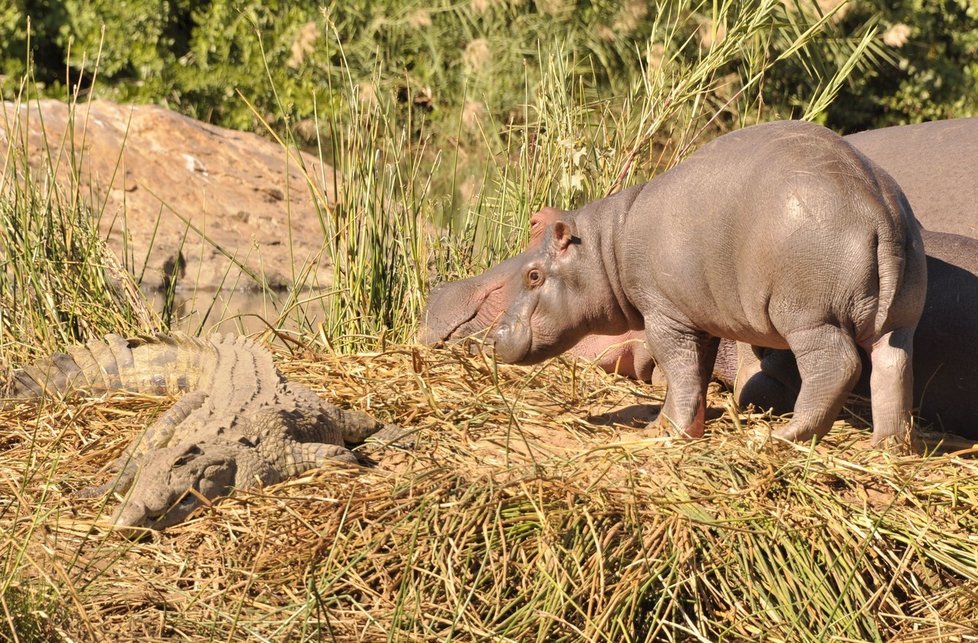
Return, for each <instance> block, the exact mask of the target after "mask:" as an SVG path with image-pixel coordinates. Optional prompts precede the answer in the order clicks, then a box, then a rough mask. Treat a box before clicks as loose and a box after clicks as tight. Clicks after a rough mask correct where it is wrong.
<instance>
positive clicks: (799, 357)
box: [774, 324, 862, 442]
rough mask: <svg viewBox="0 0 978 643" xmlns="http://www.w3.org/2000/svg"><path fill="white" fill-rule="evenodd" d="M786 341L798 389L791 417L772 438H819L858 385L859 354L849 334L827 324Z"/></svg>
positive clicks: (797, 333) (789, 337) (789, 334)
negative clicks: (798, 375) (795, 364)
mask: <svg viewBox="0 0 978 643" xmlns="http://www.w3.org/2000/svg"><path fill="white" fill-rule="evenodd" d="M785 339H786V340H787V341H788V346H789V347H790V348H791V352H793V353H794V354H795V360H796V361H797V363H798V372H799V374H800V375H801V389H800V390H799V392H798V399H797V401H796V402H795V414H794V417H792V419H791V421H789V422H788V424H787V425H786V426H785V427H783V428H782V429H779V430H778V431H775V433H774V435H775V436H776V437H779V438H783V439H785V440H796V441H800V442H805V441H808V440H811V439H812V438H813V437H816V438H821V437H822V436H824V435H825V434H826V433H828V431H829V429H830V428H831V427H832V422H834V421H835V418H836V417H838V415H839V411H841V410H842V405H843V404H844V403H845V401H846V397H848V395H849V392H850V391H851V390H852V389H853V387H854V386H855V385H856V383H857V382H858V381H859V374H860V372H861V371H862V364H861V362H860V360H859V351H858V350H857V349H856V343H855V341H854V340H853V338H852V337H851V336H850V335H849V334H848V333H846V332H845V331H843V330H842V329H840V328H837V327H835V326H831V325H828V324H825V325H822V326H816V327H814V328H808V329H804V330H797V331H793V332H791V333H788V334H786V335H785Z"/></svg>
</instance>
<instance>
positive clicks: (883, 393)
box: [491, 122, 926, 444]
mask: <svg viewBox="0 0 978 643" xmlns="http://www.w3.org/2000/svg"><path fill="white" fill-rule="evenodd" d="M732 161H735V162H732ZM707 259H708V260H707ZM515 262H516V263H515V264H510V266H511V267H512V268H514V270H513V274H512V275H510V276H509V277H506V278H505V279H503V282H502V283H503V286H502V292H503V293H504V299H505V300H506V301H509V302H511V303H510V305H509V306H508V309H507V311H506V313H504V314H503V316H502V317H501V319H500V320H499V322H498V323H497V324H496V325H495V326H494V327H493V329H492V331H491V337H492V340H493V341H494V343H495V350H496V354H497V356H498V357H499V358H500V359H501V360H502V361H504V362H512V363H521V364H529V363H534V362H537V361H540V360H542V359H545V358H547V357H552V356H554V355H557V354H559V353H561V352H563V351H565V350H567V349H568V348H571V347H572V346H574V345H575V344H576V343H577V342H579V341H580V340H581V339H583V338H584V337H585V336H586V335H588V334H589V333H593V332H595V331H596V330H599V329H600V330H601V331H603V332H608V333H621V332H624V331H626V330H639V329H641V328H643V326H644V329H645V337H646V343H647V345H648V347H649V350H650V352H651V354H652V355H653V357H654V358H655V363H656V364H657V365H658V366H659V367H661V369H662V370H663V372H664V374H665V378H666V381H667V384H668V390H667V394H666V400H665V404H664V406H663V410H662V412H661V413H660V422H661V423H663V424H664V425H665V426H666V427H667V428H668V429H672V430H677V431H678V432H680V433H682V434H685V435H689V436H698V435H702V433H703V419H704V411H705V408H706V386H707V383H708V381H709V378H710V375H711V372H712V369H713V364H714V361H715V358H716V354H717V349H718V346H719V338H721V337H722V338H728V339H734V340H738V341H743V342H747V343H750V344H751V345H755V346H765V347H770V348H775V349H790V350H791V351H792V353H794V355H795V358H796V360H797V364H798V369H799V372H800V374H801V387H800V391H799V394H798V398H797V401H796V403H795V413H794V416H793V417H792V418H791V420H790V421H789V422H788V424H787V425H786V426H785V427H783V428H782V429H780V430H779V432H778V435H779V436H780V437H782V438H787V439H795V440H808V439H810V438H812V437H819V436H822V435H824V434H825V432H827V431H828V429H829V427H830V426H831V424H832V422H833V420H834V418H835V417H836V415H837V414H838V412H839V410H840V409H841V406H842V404H843V402H844V401H845V398H846V396H847V395H848V393H849V392H850V391H851V389H852V388H853V386H854V385H855V384H856V382H857V381H858V379H859V374H860V370H861V365H860V359H859V353H858V351H857V346H859V347H862V348H863V349H864V350H865V351H866V353H867V354H868V355H869V356H870V360H871V362H872V366H873V368H872V374H871V389H872V392H873V415H874V425H875V429H874V433H873V440H874V443H875V444H879V443H881V442H884V441H887V442H890V441H891V440H894V439H895V440H897V441H903V440H904V439H906V437H907V432H908V430H909V427H910V423H909V418H910V415H909V414H910V409H911V396H912V375H911V369H910V358H911V355H912V343H913V333H914V329H915V328H916V325H917V322H918V320H919V317H920V313H921V309H922V307H923V301H924V291H925V287H926V267H925V261H924V252H923V244H922V242H921V239H920V233H919V229H918V226H917V224H916V222H915V221H914V219H913V214H912V211H911V209H910V206H909V204H908V203H907V201H906V199H905V197H904V196H903V194H902V192H901V191H900V188H899V186H898V185H897V184H896V182H895V181H893V179H891V178H890V177H889V175H887V174H886V173H885V172H883V171H881V170H880V169H879V168H878V167H877V166H876V165H875V164H873V163H872V162H870V161H869V160H868V159H866V157H864V156H863V155H861V154H859V153H858V152H857V151H856V150H855V149H854V148H852V147H851V146H850V145H849V144H848V143H846V142H845V141H843V140H842V138H841V137H839V136H838V135H836V134H834V133H832V132H830V131H829V130H827V129H825V128H822V127H820V126H817V125H813V124H811V123H803V122H780V123H769V124H765V125H757V126H754V127H750V128H746V129H743V130H739V131H737V132H733V133H731V134H727V135H725V136H722V137H720V138H718V139H716V140H715V141H713V142H711V143H709V144H707V145H705V146H703V147H702V148H700V149H699V150H697V151H696V152H695V153H694V154H693V155H691V156H690V157H689V158H688V159H686V160H685V161H684V162H683V163H681V164H680V165H678V166H677V167H675V168H673V169H671V170H669V171H668V172H666V173H664V174H662V175H660V176H658V177H656V178H655V179H654V180H653V181H651V182H649V183H647V184H645V185H644V186H637V187H634V188H631V189H628V190H625V191H623V192H621V193H619V194H617V195H614V196H612V197H609V198H607V199H602V200H600V201H597V202H595V203H592V204H590V205H588V206H585V207H584V208H581V209H580V210H577V211H575V212H570V213H566V214H563V215H561V216H560V217H559V218H558V219H557V220H556V221H555V222H554V223H552V224H550V225H549V226H547V231H546V233H545V238H544V240H543V242H542V243H540V244H539V245H538V246H537V247H536V248H533V249H530V250H527V251H526V252H524V253H523V254H522V255H520V256H519V257H518V258H515Z"/></svg>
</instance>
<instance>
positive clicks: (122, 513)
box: [7, 334, 397, 536]
mask: <svg viewBox="0 0 978 643" xmlns="http://www.w3.org/2000/svg"><path fill="white" fill-rule="evenodd" d="M79 390H84V391H89V392H94V393H99V392H105V391H113V390H129V391H134V392H148V393H157V394H163V393H176V392H187V394H186V395H184V396H183V397H181V398H180V399H179V400H178V401H177V403H176V404H175V405H173V406H172V407H171V408H170V409H168V410H167V411H166V412H165V413H164V414H163V415H161V416H160V417H159V418H158V419H157V420H156V421H155V422H153V423H152V424H151V425H150V426H149V427H147V429H146V431H145V432H144V433H143V434H142V435H141V436H140V437H139V438H138V439H137V440H136V441H135V442H134V443H133V444H131V445H130V446H129V447H128V448H127V449H126V452H125V453H124V454H123V455H122V456H121V457H120V458H118V459H117V460H116V461H115V462H113V463H111V464H110V465H109V466H108V467H106V468H107V469H108V470H109V471H112V472H115V473H116V474H117V475H114V476H113V477H112V478H111V479H110V480H109V482H107V483H106V484H104V485H102V486H100V487H91V488H88V489H84V490H82V491H80V492H79V495H82V496H95V495H101V494H102V493H105V492H106V491H109V490H112V491H115V492H118V493H126V492H127V491H128V496H127V497H126V498H125V499H124V500H123V502H122V504H120V505H119V507H118V508H117V509H116V511H115V513H114V514H113V516H112V518H111V522H112V524H113V525H114V526H115V527H116V528H117V529H119V530H121V531H123V532H124V533H127V534H129V535H132V536H138V535H141V534H143V533H145V531H146V529H164V528H166V527H169V526H171V525H174V524H177V523H179V522H182V521H183V520H185V519H186V518H187V517H188V516H189V515H190V514H191V513H192V512H193V511H194V510H195V509H197V508H198V507H200V506H202V505H205V504H209V503H210V502H211V501H212V500H216V499H218V498H220V497H222V496H226V495H228V494H229V493H230V492H231V490H232V489H235V488H238V489H241V488H249V487H254V486H256V485H267V484H271V483H274V482H279V481H281V480H284V479H286V478H289V477H294V476H297V475H299V474H301V473H303V472H305V471H308V470H310V469H313V468H316V467H318V466H322V465H324V464H327V463H329V462H342V463H347V464H356V463H357V458H356V456H355V455H354V454H353V452H351V451H350V450H349V449H347V448H346V446H345V445H346V444H355V443H359V442H363V440H364V439H366V438H367V436H370V435H372V434H377V433H378V432H380V431H381V430H382V429H383V430H385V431H388V432H390V434H391V435H392V436H393V435H394V434H396V432H397V429H396V427H393V426H389V427H387V428H386V429H385V428H384V425H383V424H381V423H380V422H378V421H377V420H375V419H373V418H372V417H370V416H368V415H366V414H364V413H359V412H357V411H346V410H343V409H340V408H338V407H336V406H333V405H331V404H327V403H326V402H324V401H323V400H322V399H320V398H319V396H317V395H316V394H315V393H313V392H312V391H311V390H309V389H308V388H306V387H304V386H302V385H300V384H296V383H293V382H288V381H287V380H286V379H285V378H284V377H283V376H282V375H281V374H280V373H279V372H278V370H277V369H276V368H275V365H274V363H273V361H272V356H271V354H270V353H269V352H268V351H267V350H265V349H264V348H262V347H261V346H258V345H257V344H255V343H254V342H253V341H251V340H249V339H248V338H246V337H241V336H234V335H216V336H213V337H211V338H208V339H206V340H203V339H197V338H192V337H187V336H185V335H180V334H174V335H170V336H166V335H158V336H152V337H137V338H132V339H128V340H127V339H124V338H122V337H119V336H117V335H108V336H107V337H106V338H105V340H104V341H91V342H89V343H88V344H86V345H84V346H73V347H71V348H69V349H68V354H61V353H57V354H55V355H52V356H51V357H49V358H47V359H44V360H41V361H40V362H38V363H36V364H29V365H27V366H25V367H24V368H23V369H22V370H20V371H17V372H16V373H14V377H13V378H12V380H11V381H10V382H9V383H8V390H7V394H8V395H9V396H12V397H42V396H44V397H47V396H55V397H60V396H63V395H67V394H69V393H71V392H74V391H79Z"/></svg>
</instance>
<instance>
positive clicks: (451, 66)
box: [0, 0, 978, 131]
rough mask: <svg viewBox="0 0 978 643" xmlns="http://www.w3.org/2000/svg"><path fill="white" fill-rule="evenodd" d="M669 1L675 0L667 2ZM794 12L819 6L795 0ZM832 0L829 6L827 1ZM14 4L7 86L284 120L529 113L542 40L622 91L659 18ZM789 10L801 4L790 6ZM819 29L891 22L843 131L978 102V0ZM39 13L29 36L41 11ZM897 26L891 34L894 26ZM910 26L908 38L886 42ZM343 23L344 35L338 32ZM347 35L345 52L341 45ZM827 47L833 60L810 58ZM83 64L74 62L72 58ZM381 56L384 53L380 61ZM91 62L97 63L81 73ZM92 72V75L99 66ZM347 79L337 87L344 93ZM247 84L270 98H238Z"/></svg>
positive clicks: (861, 13)
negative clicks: (379, 105) (368, 109)
mask: <svg viewBox="0 0 978 643" xmlns="http://www.w3.org/2000/svg"><path fill="white" fill-rule="evenodd" d="M669 4H670V3H662V8H664V9H665V10H668V6H669ZM795 4H796V9H798V10H801V9H800V8H799V7H800V6H801V5H803V4H805V3H795ZM834 4H837V3H834V2H820V3H818V5H819V6H821V7H825V8H828V7H831V6H832V5H834ZM4 5H5V8H3V9H0V65H2V69H0V72H2V84H0V87H2V89H3V92H4V95H5V97H8V98H9V96H10V95H11V93H12V92H13V91H15V90H16V87H17V83H18V81H19V79H20V78H21V77H22V76H23V75H24V73H26V71H27V69H28V51H29V50H30V51H31V52H32V56H33V73H34V74H35V77H36V80H37V81H39V82H40V83H41V84H42V85H43V87H44V91H45V93H47V94H48V95H53V96H56V97H61V98H64V97H66V95H67V93H68V89H67V87H69V86H70V85H71V84H72V83H73V82H74V81H76V80H77V79H78V78H80V77H81V78H83V82H82V84H83V86H85V85H87V84H88V83H90V82H91V76H92V74H93V72H94V70H95V68H96V62H97V65H98V77H99V81H98V87H99V94H100V95H101V96H103V97H107V98H112V99H115V100H121V101H135V102H157V103H162V104H164V105H167V106H168V107H171V108H174V109H177V110H179V111H181V112H183V113H185V114H188V115H191V116H194V117H196V118H199V119H202V120H205V121H208V122H212V123H216V124H220V125H224V126H227V127H233V128H238V129H250V130H261V129H262V124H261V123H260V119H259V117H258V116H260V117H261V118H263V119H266V120H267V121H269V122H270V123H271V124H272V125H273V127H276V128H278V129H280V130H284V129H286V128H285V127H284V126H285V125H286V124H287V123H288V122H292V123H303V122H304V121H308V119H311V118H313V117H314V115H315V114H316V113H317V112H318V113H319V114H323V113H324V112H325V111H329V110H340V109H343V107H342V101H340V100H338V97H337V93H336V91H335V87H336V84H337V83H341V82H349V79H345V78H344V77H343V75H342V70H346V69H349V70H350V72H351V75H352V81H353V82H357V83H363V85H364V91H370V92H389V93H391V94H392V95H394V96H396V97H397V98H398V99H399V100H400V101H401V102H402V103H404V102H413V103H415V104H416V105H420V106H422V107H423V108H424V109H425V110H426V111H428V112H429V113H430V118H431V119H434V120H435V121H438V120H439V119H442V120H445V121H451V120H453V119H456V118H457V114H458V112H459V109H460V108H461V106H463V105H464V104H465V103H466V101H467V100H469V99H475V100H478V101H480V102H481V103H482V104H484V105H485V107H486V108H487V109H488V111H489V113H490V114H491V115H493V116H494V117H495V118H496V119H497V120H498V121H499V122H501V123H505V122H507V121H508V120H510V119H512V118H514V117H518V116H519V111H520V105H521V104H522V103H523V102H525V96H526V86H527V85H530V86H533V85H534V84H535V82H536V81H537V80H538V79H537V78H535V77H534V73H535V72H534V70H535V69H537V68H538V66H537V65H535V64H532V63H533V62H535V61H538V60H540V59H541V57H542V56H543V55H544V53H545V50H547V49H548V48H550V47H552V46H557V45H558V44H559V46H560V47H561V48H563V49H564V50H565V51H569V52H573V54H574V56H575V59H576V60H577V62H578V65H580V67H581V69H578V70H571V71H572V72H580V71H587V72H588V75H589V77H590V78H592V79H594V82H595V83H596V89H601V90H604V91H606V92H615V91H616V90H620V89H622V87H624V86H627V84H628V83H629V81H630V79H631V78H633V77H634V76H635V75H636V74H637V73H639V72H640V70H639V69H638V67H639V64H640V59H641V57H640V56H636V52H640V51H641V50H642V49H643V48H644V47H645V45H646V42H647V40H648V38H649V36H650V35H651V33H652V30H653V28H654V17H655V14H656V13H657V11H659V10H660V9H657V8H656V7H655V6H654V5H653V3H648V2H637V1H627V2H619V1H613V0H579V1H577V2H573V1H570V0H536V1H532V0H531V1H518V0H470V1H468V2H456V1H453V0H391V1H390V2H383V3H377V2H370V1H367V0H353V1H351V2H342V3H336V2H334V3H329V4H327V5H325V6H318V5H317V4H314V3H293V2H286V1H281V0H271V1H260V2H259V1H258V0H211V1H204V2H196V1H192V0H123V1H118V2H117V1H114V0H60V1H59V0H13V2H12V3H9V4H8V3H4ZM788 5H789V7H790V6H791V5H792V3H788ZM712 10H715V7H713V6H712V5H711V4H710V3H703V4H702V5H701V7H700V9H699V10H698V11H696V12H695V15H691V16H689V20H688V21H687V24H688V30H689V33H688V34H687V35H688V36H690V40H689V45H688V49H689V55H690V56H695V55H696V51H697V49H698V47H699V46H700V45H701V44H702V40H703V37H704V31H703V27H704V25H708V23H709V17H710V14H711V11H712ZM840 16H841V17H840V19H839V20H837V21H836V24H835V25H834V32H833V33H832V34H830V37H827V38H824V39H822V40H820V42H819V44H818V46H819V47H822V48H823V49H824V51H823V54H822V56H821V58H822V59H826V60H831V59H832V57H833V53H834V52H835V50H836V48H837V46H838V41H840V40H844V39H845V38H847V37H852V36H854V35H856V34H858V33H859V32H860V31H861V30H862V29H864V28H865V27H866V25H867V24H872V23H875V22H877V21H878V22H879V25H880V27H881V29H880V34H879V35H878V37H877V40H878V42H877V43H876V47H875V48H874V55H873V56H872V57H871V59H870V60H867V63H866V65H865V66H864V68H863V69H862V70H860V73H857V74H855V75H854V76H853V79H852V80H851V82H850V84H849V86H848V87H846V88H845V89H844V90H843V100H839V101H836V102H835V104H834V105H833V106H832V107H831V109H830V110H829V111H828V113H827V115H826V117H825V120H826V122H827V124H829V125H830V126H833V127H835V128H837V129H841V130H843V131H853V130H858V129H865V128H871V127H879V126H884V125H893V124H900V123H909V122H919V121H922V120H929V119H934V118H945V117H951V116H962V115H969V114H973V113H975V110H976V106H978V55H976V54H978V0H937V1H935V0H899V1H897V2H889V1H883V0H855V1H853V2H851V3H849V5H848V6H847V7H844V10H843V11H842V12H840ZM28 20H29V21H30V31H31V35H30V36H28V30H27V24H28ZM894 28H895V30H894ZM901 30H908V32H909V33H908V35H907V37H906V42H904V43H902V44H899V45H893V44H887V43H885V42H884V38H885V37H886V36H887V35H889V36H891V39H892V36H894V35H897V34H899V33H900V31H901ZM329 32H334V33H329ZM335 42H341V43H343V49H342V50H340V49H339V48H338V47H336V46H335V45H331V43H335ZM814 58H815V59H818V58H819V56H814ZM66 60H67V61H68V62H69V69H68V71H67V72H66V69H65V61H66ZM378 65H381V66H382V67H383V72H382V74H381V75H379V76H378V75H377V74H376V69H377V68H378ZM83 72H84V73H83ZM86 77H87V80H85V78H86ZM816 82H817V81H816V80H814V77H813V75H812V73H811V70H805V69H800V68H799V67H798V66H792V65H787V66H785V67H783V68H782V69H781V70H780V72H779V73H778V74H774V75H772V77H770V78H767V79H766V80H765V95H766V98H767V99H768V103H769V104H773V105H776V106H778V107H783V108H785V109H786V112H787V113H785V114H782V115H789V114H790V113H791V110H792V108H793V107H795V106H796V105H797V99H798V97H799V96H804V95H806V94H807V93H810V92H811V89H812V86H813V85H814V84H815V83H816ZM331 88H333V89H331ZM237 91H240V92H241V94H242V95H243V96H244V97H245V98H247V99H248V100H249V101H251V102H252V103H253V104H254V105H255V106H256V108H257V112H258V115H256V114H255V113H254V112H253V111H252V110H251V108H250V107H249V106H248V105H247V104H246V103H245V102H244V101H241V100H237V99H236V98H235V93H236V92H237Z"/></svg>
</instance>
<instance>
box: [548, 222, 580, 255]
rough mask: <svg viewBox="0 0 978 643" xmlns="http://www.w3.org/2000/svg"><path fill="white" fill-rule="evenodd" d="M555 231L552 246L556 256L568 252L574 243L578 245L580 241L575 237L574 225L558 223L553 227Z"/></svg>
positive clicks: (551, 239) (551, 241)
mask: <svg viewBox="0 0 978 643" xmlns="http://www.w3.org/2000/svg"><path fill="white" fill-rule="evenodd" d="M551 230H552V231H553V232H552V234H551V238H550V244H551V247H552V248H553V250H554V252H555V253H556V254H560V253H562V252H564V251H565V250H567V248H568V247H570V245H571V244H572V243H577V242H578V241H579V239H577V237H575V236H574V225H573V224H572V223H568V222H567V221H556V222H554V224H553V226H552V227H551Z"/></svg>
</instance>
